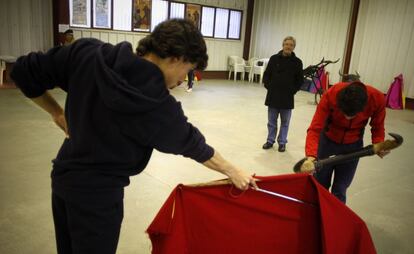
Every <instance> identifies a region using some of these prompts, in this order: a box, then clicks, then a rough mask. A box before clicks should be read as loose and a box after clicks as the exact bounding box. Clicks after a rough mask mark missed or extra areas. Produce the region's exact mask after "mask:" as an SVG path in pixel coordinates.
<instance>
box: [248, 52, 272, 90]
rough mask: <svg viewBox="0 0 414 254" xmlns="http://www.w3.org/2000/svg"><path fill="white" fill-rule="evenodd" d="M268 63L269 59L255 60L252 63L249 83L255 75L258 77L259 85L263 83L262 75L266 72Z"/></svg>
mask: <svg viewBox="0 0 414 254" xmlns="http://www.w3.org/2000/svg"><path fill="white" fill-rule="evenodd" d="M259 62H260V63H261V65H259ZM268 62H269V58H262V59H257V60H255V61H253V68H252V74H251V75H249V76H250V79H249V82H250V81H252V80H253V81H254V76H255V75H259V84H262V83H263V74H264V72H265V70H266V67H267V63H268Z"/></svg>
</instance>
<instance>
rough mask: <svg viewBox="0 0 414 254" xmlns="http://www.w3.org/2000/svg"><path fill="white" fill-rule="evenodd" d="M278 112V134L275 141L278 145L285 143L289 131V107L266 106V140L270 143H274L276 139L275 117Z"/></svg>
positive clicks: (290, 112)
mask: <svg viewBox="0 0 414 254" xmlns="http://www.w3.org/2000/svg"><path fill="white" fill-rule="evenodd" d="M279 114H280V119H281V123H280V130H279V135H278V136H277V143H278V144H279V145H284V144H286V143H287V142H288V141H287V135H288V131H289V122H290V116H291V115H292V110H291V109H276V108H271V107H268V108H267V119H268V122H267V130H268V134H267V142H268V143H270V144H273V143H275V139H276V132H277V119H278V117H279Z"/></svg>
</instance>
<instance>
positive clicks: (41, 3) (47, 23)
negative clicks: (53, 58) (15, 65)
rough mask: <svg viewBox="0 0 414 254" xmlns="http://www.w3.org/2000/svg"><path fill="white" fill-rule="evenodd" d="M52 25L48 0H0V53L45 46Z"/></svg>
mask: <svg viewBox="0 0 414 254" xmlns="http://www.w3.org/2000/svg"><path fill="white" fill-rule="evenodd" d="M52 27H53V25H52V1H51V0H0V55H11V56H20V55H23V54H27V53H29V52H31V51H39V50H40V51H45V50H48V49H49V48H50V47H52V46H53V36H52V34H53V32H52Z"/></svg>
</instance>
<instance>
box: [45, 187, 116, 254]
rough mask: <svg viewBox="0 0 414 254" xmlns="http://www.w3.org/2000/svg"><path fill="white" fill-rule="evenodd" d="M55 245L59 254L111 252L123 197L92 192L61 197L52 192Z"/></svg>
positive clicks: (105, 253)
mask: <svg viewBox="0 0 414 254" xmlns="http://www.w3.org/2000/svg"><path fill="white" fill-rule="evenodd" d="M52 209H53V219H54V223H55V234H56V245H57V251H58V253H59V254H67V253H68V254H75V253H76V254H81V253H82V254H83V253H85V254H86V253H88V254H95V253H96V254H98V253H99V254H114V253H116V248H117V245H118V239H119V233H120V229H121V223H122V219H123V199H115V200H114V199H109V200H108V199H105V198H102V196H96V195H95V196H94V195H93V194H88V195H84V196H83V197H82V198H80V199H79V198H72V197H71V198H66V197H65V198H62V196H61V195H58V194H57V193H56V192H52Z"/></svg>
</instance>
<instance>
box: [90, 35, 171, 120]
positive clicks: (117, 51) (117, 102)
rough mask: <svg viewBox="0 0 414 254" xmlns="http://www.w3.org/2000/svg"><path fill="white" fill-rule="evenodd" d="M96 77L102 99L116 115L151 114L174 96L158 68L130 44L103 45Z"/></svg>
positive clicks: (98, 54)
mask: <svg viewBox="0 0 414 254" xmlns="http://www.w3.org/2000/svg"><path fill="white" fill-rule="evenodd" d="M94 74H95V80H96V85H97V87H98V90H99V93H100V96H101V98H102V99H103V101H104V103H105V105H106V106H107V107H108V108H110V109H112V110H114V111H119V112H124V113H139V112H148V111H151V110H152V109H154V108H156V107H158V106H159V105H160V104H162V103H163V102H165V100H167V99H168V97H169V95H170V93H169V91H168V89H167V87H166V85H165V80H164V76H163V74H162V72H161V70H160V69H159V68H158V66H156V65H155V64H153V63H151V62H148V61H147V60H145V59H143V58H141V57H138V56H137V55H136V54H134V53H133V51H132V46H131V44H130V43H128V42H122V43H119V44H117V45H116V46H113V45H111V44H107V43H105V44H102V45H101V46H100V47H99V48H98V50H97V54H96V59H95V73H94Z"/></svg>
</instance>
